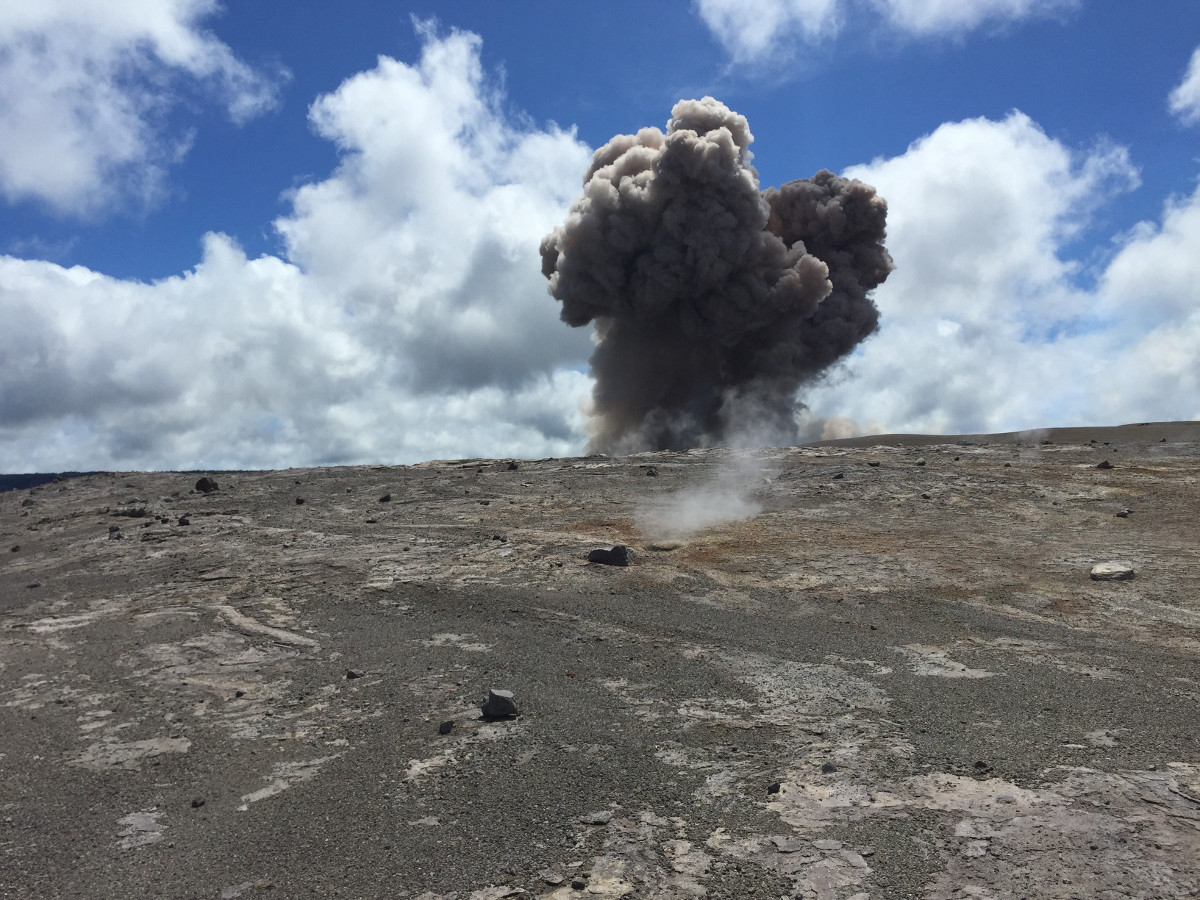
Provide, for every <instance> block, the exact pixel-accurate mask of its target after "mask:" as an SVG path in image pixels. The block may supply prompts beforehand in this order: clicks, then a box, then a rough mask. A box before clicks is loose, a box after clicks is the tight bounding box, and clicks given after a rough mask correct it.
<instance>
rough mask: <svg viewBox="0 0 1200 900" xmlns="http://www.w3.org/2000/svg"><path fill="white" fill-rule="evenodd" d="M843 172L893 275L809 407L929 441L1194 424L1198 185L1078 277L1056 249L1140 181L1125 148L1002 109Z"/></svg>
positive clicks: (1199, 324) (1199, 351)
mask: <svg viewBox="0 0 1200 900" xmlns="http://www.w3.org/2000/svg"><path fill="white" fill-rule="evenodd" d="M846 174H848V175H853V176H854V177H858V178H861V179H863V180H864V181H868V182H870V183H871V184H874V185H876V186H877V187H878V188H879V191H880V193H881V194H882V195H883V196H884V197H886V198H887V200H888V204H889V217H888V246H889V248H890V250H891V252H892V255H893V257H894V258H895V261H896V271H895V272H893V274H892V276H891V277H890V278H889V280H888V281H887V282H886V283H885V284H884V285H883V286H881V287H880V288H879V289H878V291H877V292H876V301H877V303H878V305H879V307H880V310H881V325H880V331H879V332H878V334H877V335H875V336H874V337H872V338H870V339H869V340H868V341H867V342H866V343H865V344H864V345H863V347H862V348H861V349H860V350H859V351H858V352H857V353H856V354H855V356H853V357H852V358H851V359H850V361H849V363H848V365H847V368H846V370H844V371H843V372H842V373H840V375H838V376H836V377H834V378H831V379H830V380H829V381H827V382H826V383H825V384H823V385H820V386H818V387H817V388H816V389H815V390H813V391H812V392H811V393H810V394H809V395H808V397H807V400H808V401H809V403H810V405H811V407H812V412H813V414H814V415H816V416H818V417H835V416H847V417H849V418H851V419H853V420H855V421H857V422H859V423H860V424H861V423H872V426H873V427H872V428H871V430H878V429H882V430H887V431H902V432H932V433H956V432H975V431H1004V430H1010V429H1023V428H1030V427H1037V426H1045V425H1079V424H1116V423H1121V422H1128V421H1140V420H1147V419H1155V418H1162V419H1185V418H1195V417H1200V399H1197V398H1200V393H1197V391H1196V387H1197V382H1198V380H1200V342H1198V341H1197V340H1196V337H1197V329H1198V328H1200V259H1197V257H1196V255H1195V254H1194V253H1192V252H1190V251H1189V249H1188V248H1189V247H1190V246H1196V245H1197V244H1196V242H1197V241H1200V195H1197V196H1192V197H1190V198H1186V199H1176V200H1174V201H1172V202H1171V203H1170V204H1169V205H1168V206H1167V208H1166V210H1165V211H1164V215H1163V219H1162V222H1161V223H1143V224H1142V225H1140V226H1139V227H1138V228H1136V229H1134V230H1133V231H1132V232H1131V233H1130V234H1128V235H1126V236H1124V238H1123V239H1122V242H1121V244H1120V245H1119V247H1118V249H1117V251H1116V253H1115V255H1114V256H1113V258H1112V259H1111V260H1109V261H1108V262H1107V264H1106V265H1104V266H1103V268H1102V269H1101V270H1100V271H1099V272H1097V273H1091V272H1088V271H1086V270H1085V269H1084V267H1083V265H1082V264H1081V263H1080V262H1078V261H1076V260H1072V259H1071V258H1070V256H1069V254H1068V252H1067V247H1068V245H1069V243H1070V240H1071V238H1072V237H1073V236H1075V235H1078V234H1079V233H1080V231H1081V230H1082V229H1084V228H1086V227H1087V224H1088V219H1089V213H1091V212H1093V211H1094V209H1095V206H1096V204H1097V203H1101V202H1103V201H1104V198H1105V197H1111V196H1112V195H1113V192H1115V191H1122V190H1128V189H1131V188H1133V187H1135V186H1136V185H1137V181H1138V178H1137V173H1136V171H1135V170H1134V169H1133V167H1132V165H1131V164H1130V161H1129V159H1128V156H1127V154H1126V153H1125V151H1124V150H1123V149H1122V148H1120V147H1113V146H1106V145H1102V146H1097V147H1094V148H1092V149H1091V150H1089V151H1087V152H1078V151H1072V150H1070V149H1068V148H1067V147H1065V146H1064V145H1062V144H1061V143H1060V142H1058V141H1056V140H1054V139H1052V138H1050V137H1048V136H1047V135H1046V134H1045V133H1044V132H1042V131H1041V130H1040V129H1039V128H1038V127H1037V125H1036V124H1035V123H1033V122H1032V121H1031V120H1030V119H1028V118H1027V117H1026V116H1024V115H1022V114H1020V113H1013V114H1011V115H1010V116H1008V117H1007V118H1006V119H1004V120H1003V121H989V120H986V119H975V120H968V121H964V122H958V123H952V124H946V125H943V126H941V127H940V128H939V129H937V131H935V132H934V133H933V134H931V135H929V136H927V137H925V138H923V139H922V140H920V141H918V142H916V143H914V144H913V145H912V146H911V147H910V148H909V149H908V151H907V152H906V153H905V154H903V155H902V156H899V157H896V158H893V159H887V160H877V161H875V162H873V163H871V164H869V165H865V166H860V167H856V168H854V169H852V170H850V171H849V172H847V173H846ZM1089 276H1094V277H1089Z"/></svg>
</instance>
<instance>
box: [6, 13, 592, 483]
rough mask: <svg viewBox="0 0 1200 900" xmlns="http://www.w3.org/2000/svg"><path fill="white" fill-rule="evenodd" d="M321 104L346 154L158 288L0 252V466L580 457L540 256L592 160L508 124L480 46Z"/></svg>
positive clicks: (456, 49) (569, 355) (565, 354)
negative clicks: (281, 252)
mask: <svg viewBox="0 0 1200 900" xmlns="http://www.w3.org/2000/svg"><path fill="white" fill-rule="evenodd" d="M423 38H424V48H423V51H422V54H421V57H420V59H419V60H418V61H417V62H416V63H415V64H413V65H408V64H405V63H401V62H398V61H396V60H394V59H390V58H387V57H381V58H380V59H379V61H378V64H377V65H376V67H375V68H373V69H371V70H370V71H367V72H363V73H360V74H358V75H356V76H354V77H353V78H350V79H348V80H347V81H346V82H345V83H343V84H342V85H341V86H340V87H339V88H338V89H337V90H335V91H334V92H332V93H330V94H328V95H326V96H323V97H321V98H319V99H318V100H317V101H316V102H315V103H314V104H313V106H312V109H311V119H312V122H313V125H314V127H315V128H316V129H317V130H318V131H319V132H320V133H321V134H322V135H323V136H325V137H327V138H328V139H330V140H331V141H333V142H334V143H335V144H336V145H337V146H338V147H339V149H340V151H341V163H340V165H339V167H338V168H337V169H336V171H334V172H333V173H332V174H331V175H330V176H329V177H328V178H326V179H325V180H323V181H320V182H317V183H314V184H309V185H306V186H304V187H301V188H300V189H298V190H296V191H295V192H294V193H293V195H292V197H291V200H292V211H291V213H290V214H289V215H288V216H285V217H284V218H282V219H280V220H279V221H278V222H277V223H276V225H277V228H278V230H279V232H280V233H281V235H282V236H283V238H284V241H285V244H286V248H287V253H286V254H285V256H284V258H277V257H273V256H263V257H260V258H258V259H248V258H246V256H245V255H244V254H243V253H242V251H241V250H240V249H239V247H238V246H237V244H236V242H235V241H234V240H232V239H231V238H229V237H227V236H225V235H221V234H210V235H208V236H207V237H206V238H205V239H204V248H203V257H202V259H201V261H200V263H199V264H198V265H197V266H196V267H195V268H194V269H193V270H191V271H189V272H185V273H183V274H181V275H179V276H176V277H173V278H168V279H165V280H162V281H159V282H155V283H153V284H144V283H140V282H135V281H126V280H119V279H114V278H110V277H107V276H105V275H103V274H101V273H97V272H93V271H89V270H87V269H84V268H81V267H75V268H63V267H61V266H58V265H55V264H53V263H50V262H46V261H34V260H23V259H16V258H13V257H0V321H4V322H5V323H6V326H7V327H6V328H5V329H4V330H3V331H2V332H0V385H2V387H0V471H27V470H41V471H46V470H60V469H67V468H76V469H78V468H84V469H92V468H106V469H119V468H181V467H197V468H198V467H264V466H269V467H278V466H288V465H300V464H329V463H339V462H342V463H348V462H380V461H383V462H388V461H415V460H418V459H428V458H432V457H439V456H464V455H486V456H501V457H502V456H510V455H517V456H541V455H564V454H567V453H570V452H573V451H576V450H578V449H579V446H580V437H579V435H580V434H581V427H580V426H581V421H580V418H581V417H580V413H579V404H580V402H581V400H582V399H583V398H584V396H585V395H586V393H587V387H588V384H587V378H586V376H585V375H584V374H583V373H582V371H581V370H580V362H581V360H582V359H584V358H585V357H586V354H587V349H588V339H587V336H586V334H584V333H582V332H581V331H573V330H571V329H568V328H566V327H565V326H563V325H562V324H561V323H560V322H559V321H558V308H557V305H556V304H555V302H554V301H553V299H552V298H551V297H549V296H548V294H547V292H546V286H545V279H544V278H542V276H541V274H540V263H539V258H538V243H539V241H540V239H541V237H542V236H543V235H544V234H545V233H546V232H548V231H549V230H550V229H551V228H552V227H553V226H554V225H555V224H557V222H558V221H560V220H561V218H562V216H563V215H564V214H565V210H566V207H567V205H568V202H569V200H570V199H571V198H572V197H573V196H574V194H575V193H576V192H577V191H578V187H579V178H580V173H582V172H583V171H584V169H585V168H586V166H587V163H588V161H589V158H590V151H589V150H588V148H587V147H586V146H584V145H583V144H581V143H580V142H579V141H578V140H576V139H575V137H574V136H573V135H572V134H570V133H567V132H563V131H561V130H558V129H557V128H554V127H551V128H549V129H546V130H539V129H536V128H533V127H531V126H528V125H525V124H519V123H514V122H512V121H511V120H510V119H508V118H506V116H505V115H504V113H503V112H502V110H501V108H500V105H501V98H499V97H498V96H497V94H496V89H495V86H494V84H492V83H490V82H489V79H488V78H487V77H486V74H485V73H484V72H483V70H482V68H481V66H480V62H479V49H480V48H479V44H480V41H479V39H478V37H476V36H474V35H471V34H467V33H462V32H453V33H450V34H448V35H446V36H438V35H436V34H434V33H433V31H432V29H431V27H428V26H426V27H424V29H423Z"/></svg>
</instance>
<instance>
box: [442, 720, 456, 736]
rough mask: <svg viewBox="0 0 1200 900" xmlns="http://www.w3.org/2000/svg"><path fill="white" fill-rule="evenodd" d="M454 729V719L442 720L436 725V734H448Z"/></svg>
mask: <svg viewBox="0 0 1200 900" xmlns="http://www.w3.org/2000/svg"><path fill="white" fill-rule="evenodd" d="M453 730H454V721H453V720H451V721H449V722H443V723H442V724H441V725H439V726H438V734H449V733H450V732H451V731H453Z"/></svg>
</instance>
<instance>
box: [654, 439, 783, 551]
mask: <svg viewBox="0 0 1200 900" xmlns="http://www.w3.org/2000/svg"><path fill="white" fill-rule="evenodd" d="M767 471H768V469H767V465H766V462H765V461H764V460H761V459H758V458H756V457H754V456H749V455H746V454H744V453H735V454H733V455H731V456H730V457H729V458H728V459H726V460H724V461H723V462H722V464H721V465H719V466H718V468H717V471H716V474H715V475H714V477H713V478H712V479H711V480H709V481H707V482H705V483H703V484H697V485H693V486H691V487H688V488H684V489H683V490H680V491H676V492H674V493H673V494H671V495H670V496H668V497H666V498H663V499H660V500H658V501H655V502H650V503H645V504H642V505H641V507H640V508H639V510H638V513H637V522H638V527H639V528H640V530H641V531H642V533H643V534H644V535H645V536H646V537H648V538H651V539H653V540H659V541H662V540H667V541H678V540H680V539H682V538H686V537H688V536H689V535H691V534H694V533H695V532H697V531H702V530H703V529H705V528H711V527H713V526H716V525H724V524H725V523H727V522H736V521H738V520H740V519H748V518H750V517H751V516H756V515H758V514H759V513H760V512H762V504H761V503H760V502H759V501H758V499H757V497H756V494H757V492H758V489H759V488H761V487H762V486H763V485H764V483H765V482H764V478H765V476H766V473H767Z"/></svg>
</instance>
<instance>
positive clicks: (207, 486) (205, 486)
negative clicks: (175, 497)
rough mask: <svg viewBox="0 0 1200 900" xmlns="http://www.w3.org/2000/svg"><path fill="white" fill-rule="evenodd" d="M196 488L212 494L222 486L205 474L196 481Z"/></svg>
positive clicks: (203, 492)
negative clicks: (218, 485)
mask: <svg viewBox="0 0 1200 900" xmlns="http://www.w3.org/2000/svg"><path fill="white" fill-rule="evenodd" d="M196 490H198V491H199V492H200V493H202V494H211V493H212V492H213V491H217V490H220V488H218V487H217V483H216V482H215V481H213V480H212V479H211V478H209V477H208V476H207V475H205V476H204V477H203V478H201V479H200V480H199V481H197V482H196Z"/></svg>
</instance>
